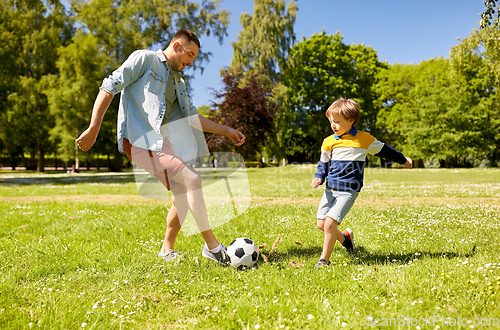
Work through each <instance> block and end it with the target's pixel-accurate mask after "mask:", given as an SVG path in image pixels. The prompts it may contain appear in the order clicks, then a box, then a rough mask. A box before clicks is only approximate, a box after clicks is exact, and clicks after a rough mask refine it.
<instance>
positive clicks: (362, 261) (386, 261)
mask: <svg viewBox="0 0 500 330" xmlns="http://www.w3.org/2000/svg"><path fill="white" fill-rule="evenodd" d="M339 251H341V253H343V254H345V256H346V257H347V258H348V259H350V260H351V262H352V263H353V264H359V265H390V264H394V265H401V264H408V263H409V262H410V261H414V260H415V259H428V258H430V259H448V260H449V259H457V258H470V257H472V256H474V254H475V253H476V247H475V246H474V247H473V248H472V249H471V250H470V251H468V252H459V251H421V250H414V251H405V252H398V251H391V252H384V251H370V250H368V249H366V248H365V247H364V246H360V247H357V248H356V252H354V253H352V254H350V253H348V252H347V251H344V250H339ZM261 252H263V253H264V254H265V255H266V257H267V258H268V260H269V262H271V263H273V262H275V263H278V262H289V261H291V260H293V259H294V258H301V257H304V258H319V256H320V255H321V252H322V248H321V247H310V248H300V247H294V248H292V249H289V250H288V251H275V252H274V253H272V254H269V251H264V250H263V251H261ZM334 253H337V251H334Z"/></svg>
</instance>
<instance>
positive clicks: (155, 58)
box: [100, 49, 198, 153]
mask: <svg viewBox="0 0 500 330" xmlns="http://www.w3.org/2000/svg"><path fill="white" fill-rule="evenodd" d="M166 61H167V59H166V57H165V55H164V54H163V51H162V50H161V49H160V50H158V51H156V52H154V51H150V50H137V51H135V52H133V53H132V54H131V55H130V56H129V58H128V59H127V60H126V61H125V62H124V63H123V64H122V65H121V66H120V67H119V68H118V69H117V70H115V71H114V72H113V73H112V74H111V75H110V76H109V77H107V78H105V79H104V80H103V82H102V85H101V87H100V89H102V90H105V91H106V92H108V93H111V94H112V95H113V96H114V95H116V94H118V92H121V98H120V107H119V109H118V123H117V124H118V127H117V135H118V149H119V150H120V152H122V153H123V152H124V151H123V138H127V139H128V140H129V141H130V143H131V144H132V145H134V146H136V147H140V148H143V149H148V150H152V151H160V150H161V149H162V146H163V137H162V134H161V132H160V127H161V124H162V121H163V117H164V116H165V109H166V103H165V90H166V86H167V81H168V75H169V72H170V71H169V66H168V65H166V64H167V63H166ZM176 93H177V99H178V101H179V106H180V110H181V112H182V116H181V117H182V118H188V117H189V120H190V122H192V121H193V120H195V119H196V118H197V117H198V111H197V110H196V107H195V106H193V104H192V103H191V102H190V101H189V97H188V94H187V91H186V84H185V82H184V80H183V79H182V78H180V80H179V81H176Z"/></svg>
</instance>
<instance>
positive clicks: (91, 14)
mask: <svg viewBox="0 0 500 330" xmlns="http://www.w3.org/2000/svg"><path fill="white" fill-rule="evenodd" d="M220 2H221V1H220V0H213V1H203V2H202V4H201V5H200V4H199V3H197V2H195V1H187V0H181V1H169V0H158V1H146V0H138V1H136V0H122V1H107V0H70V4H71V9H72V12H73V14H74V19H75V22H76V24H77V25H78V26H79V28H80V32H79V33H78V34H77V35H76V36H75V38H74V39H73V43H72V44H71V45H69V46H67V47H66V48H64V49H60V50H59V53H60V55H61V59H60V61H58V68H59V70H60V73H61V74H60V75H59V76H58V77H57V79H56V81H55V83H54V84H53V90H52V92H51V93H50V94H49V95H50V99H51V109H52V113H53V114H54V115H55V116H56V127H55V128H54V129H53V130H52V137H53V139H57V140H60V141H61V144H60V146H59V149H60V152H61V153H62V154H63V155H65V157H66V158H67V157H69V155H70V154H71V153H72V152H73V150H74V147H73V146H72V143H71V142H72V140H74V139H75V138H76V137H77V136H78V135H79V134H80V133H81V132H82V131H83V130H84V129H85V128H86V125H88V121H89V119H90V114H91V111H92V103H93V100H94V99H95V96H96V95H97V91H98V89H97V88H98V87H99V86H100V84H101V83H102V80H103V78H105V76H106V75H108V74H110V73H111V72H112V71H113V70H115V69H116V68H118V67H119V66H120V65H121V64H122V63H123V62H124V61H125V60H126V58H127V57H128V56H129V55H130V54H131V53H132V52H133V51H134V50H136V49H145V48H148V47H153V46H155V45H156V46H157V47H158V48H160V47H162V48H166V46H167V45H168V43H169V42H170V40H171V38H172V37H173V35H174V34H175V32H177V31H178V30H180V29H184V28H187V29H190V30H192V31H193V32H195V33H196V34H197V35H198V37H200V38H202V37H203V36H210V35H215V36H217V37H218V38H219V42H220V43H222V39H223V37H224V36H225V35H227V33H226V28H227V25H228V22H229V13H228V12H227V11H226V10H220V11H217V8H218V6H219V4H220ZM210 55H211V53H210V52H204V51H203V50H202V49H200V52H199V54H198V60H197V61H196V62H195V65H193V67H194V69H195V70H196V69H199V70H202V69H203V64H204V63H206V62H207V61H208V59H209V56H210ZM87 70H91V71H87ZM63 86H71V88H69V89H68V90H67V91H66V92H65V93H64V94H60V93H59V91H60V90H61V89H62V88H63ZM118 99H119V98H118V97H117V98H115V99H114V100H113V103H112V104H111V106H110V108H114V109H116V108H117V107H118ZM116 119H117V111H108V113H107V114H106V116H105V118H104V121H103V129H102V130H101V133H100V135H99V139H98V141H97V144H96V145H95V147H94V148H93V149H94V152H103V153H106V154H108V155H109V153H110V152H111V151H110V150H109V148H110V147H112V150H113V152H114V163H113V164H110V165H111V168H112V170H120V169H121V165H122V155H121V154H120V153H119V152H118V150H117V148H116ZM89 156H91V155H89ZM108 158H109V156H108Z"/></svg>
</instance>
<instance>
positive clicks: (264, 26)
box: [231, 0, 298, 82]
mask: <svg viewBox="0 0 500 330" xmlns="http://www.w3.org/2000/svg"><path fill="white" fill-rule="evenodd" d="M297 10H298V7H297V5H296V4H295V1H294V0H291V1H290V2H289V3H288V6H286V7H285V0H254V13H253V16H251V15H250V14H248V13H243V14H242V15H241V17H240V24H241V25H242V27H243V30H241V31H240V33H239V35H238V41H237V42H234V41H233V43H232V45H233V49H234V54H233V59H232V62H231V67H232V68H233V69H237V68H239V67H243V69H244V70H245V71H246V70H250V69H256V70H258V71H264V72H265V73H266V74H267V75H268V76H269V77H270V78H271V79H272V80H273V81H275V82H276V81H279V78H278V77H279V69H281V68H282V66H283V64H284V62H285V60H286V56H287V55H288V52H289V50H290V47H292V45H293V43H294V42H295V33H294V31H293V24H294V23H295V17H296V16H297Z"/></svg>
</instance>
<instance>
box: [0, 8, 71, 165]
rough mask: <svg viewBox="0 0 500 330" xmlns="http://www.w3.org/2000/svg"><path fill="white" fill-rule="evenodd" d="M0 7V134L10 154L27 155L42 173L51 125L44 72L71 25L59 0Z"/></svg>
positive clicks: (48, 71) (51, 71)
mask: <svg viewBox="0 0 500 330" xmlns="http://www.w3.org/2000/svg"><path fill="white" fill-rule="evenodd" d="M1 7H2V9H1V10H2V16H3V17H5V18H7V19H6V20H2V23H3V24H2V27H1V29H2V30H4V31H5V33H2V39H3V38H4V37H5V38H6V41H7V42H6V43H5V44H6V45H7V48H6V49H4V52H3V53H2V55H0V56H1V57H2V59H6V60H7V61H6V62H3V61H2V63H1V64H0V66H1V67H2V69H1V70H0V71H1V72H2V80H4V79H8V80H9V82H5V80H4V81H3V83H2V91H3V93H2V98H3V101H2V102H1V106H2V108H1V109H0V116H1V117H2V118H1V120H0V122H1V124H0V125H1V126H2V127H1V128H2V129H1V131H2V136H1V137H0V138H1V139H2V140H3V141H4V144H6V145H7V149H8V152H9V153H14V152H17V153H21V155H23V154H24V152H29V153H31V160H30V161H29V163H28V164H27V167H28V168H30V167H31V166H33V165H34V164H36V167H37V170H38V171H43V170H44V166H45V163H44V160H45V152H46V151H47V150H48V149H49V150H50V142H49V140H48V136H49V134H48V132H49V130H50V127H51V126H52V125H53V117H52V116H51V114H50V112H49V107H48V101H47V98H46V96H45V94H44V93H45V90H46V88H47V87H48V86H47V81H46V76H47V75H49V74H55V73H56V72H57V71H56V66H55V62H56V60H57V48H58V47H59V46H61V45H65V44H66V43H67V42H68V40H69V39H70V36H71V33H72V29H71V26H70V24H69V23H68V22H69V20H68V17H67V15H66V13H65V11H64V7H63V6H62V4H61V3H60V2H59V1H57V0H52V1H36V0H35V1H28V0H24V1H15V0H8V1H4V2H2V4H1ZM4 31H2V32H4ZM2 43H3V42H2ZM3 44H4V43H3Z"/></svg>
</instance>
